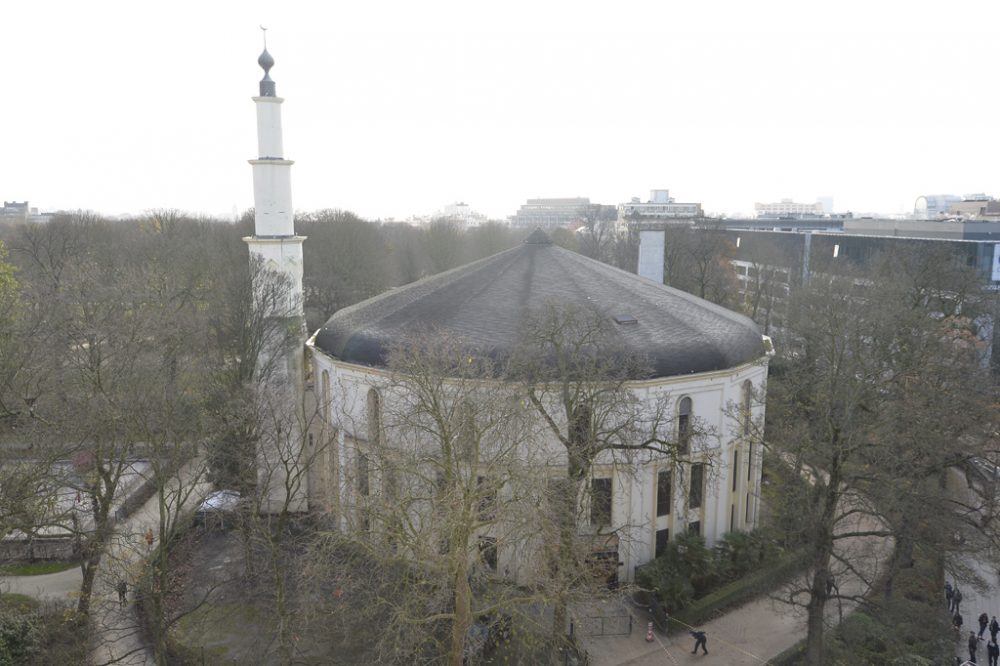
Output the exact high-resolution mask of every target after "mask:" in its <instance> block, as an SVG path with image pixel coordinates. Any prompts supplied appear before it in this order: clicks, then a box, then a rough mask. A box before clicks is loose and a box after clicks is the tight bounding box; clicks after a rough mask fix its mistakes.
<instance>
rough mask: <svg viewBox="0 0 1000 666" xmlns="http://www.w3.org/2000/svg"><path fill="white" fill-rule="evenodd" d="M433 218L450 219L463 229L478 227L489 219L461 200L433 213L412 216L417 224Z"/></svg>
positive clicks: (428, 221) (425, 222)
mask: <svg viewBox="0 0 1000 666" xmlns="http://www.w3.org/2000/svg"><path fill="white" fill-rule="evenodd" d="M434 220H450V221H452V222H455V223H456V224H458V225H459V226H460V227H462V228H463V229H469V228H471V227H478V226H479V225H481V224H485V223H486V222H488V221H489V219H488V218H487V217H486V216H485V215H483V214H482V213H479V212H476V211H474V210H473V209H472V206H470V205H469V204H467V203H465V202H462V201H458V202H456V203H453V204H448V205H447V206H445V207H444V208H442V209H441V210H439V211H437V212H435V213H434V214H433V215H425V216H421V217H415V218H413V221H414V222H416V223H418V224H428V223H430V222H433V221H434Z"/></svg>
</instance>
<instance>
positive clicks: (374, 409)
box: [368, 389, 382, 446]
mask: <svg viewBox="0 0 1000 666" xmlns="http://www.w3.org/2000/svg"><path fill="white" fill-rule="evenodd" d="M368 443H369V445H370V446H378V445H379V444H381V443H382V396H380V395H379V394H378V391H376V390H375V389H368Z"/></svg>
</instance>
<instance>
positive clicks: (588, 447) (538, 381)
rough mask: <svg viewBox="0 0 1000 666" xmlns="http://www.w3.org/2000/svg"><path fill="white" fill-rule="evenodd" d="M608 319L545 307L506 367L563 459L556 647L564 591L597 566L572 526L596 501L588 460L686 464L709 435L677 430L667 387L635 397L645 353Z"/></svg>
mask: <svg viewBox="0 0 1000 666" xmlns="http://www.w3.org/2000/svg"><path fill="white" fill-rule="evenodd" d="M610 321H611V320H610V317H608V316H606V315H605V314H604V313H602V312H598V311H590V310H585V309H578V308H569V307H561V306H556V305H550V306H548V307H546V308H543V309H542V310H541V311H539V312H536V313H534V314H533V315H532V316H531V317H529V319H528V320H527V321H526V323H525V326H524V329H523V339H522V341H521V343H520V346H519V348H518V355H517V356H516V357H515V360H514V363H513V371H512V376H513V377H515V378H516V379H517V380H518V381H520V382H522V383H523V385H524V387H525V391H526V394H527V399H528V402H529V404H530V405H531V406H532V407H533V408H534V411H535V413H536V414H537V416H538V417H539V418H540V419H541V420H542V422H543V423H544V424H545V427H546V428H547V430H548V435H549V436H550V437H552V438H554V439H555V440H556V442H558V445H557V446H558V449H559V450H560V451H561V453H562V455H563V458H562V464H563V465H565V467H564V470H565V475H564V477H563V478H562V480H561V481H560V482H559V483H557V484H556V485H555V487H554V489H553V497H552V500H551V501H552V503H553V505H554V507H553V508H554V511H553V516H554V521H555V523H554V531H553V533H552V535H553V536H554V537H555V538H553V539H552V540H551V541H550V543H549V562H550V564H549V566H550V569H551V571H552V574H553V580H554V583H553V585H554V590H553V593H552V596H553V598H554V600H555V603H554V613H555V614H554V623H553V625H552V637H553V638H552V644H553V646H554V647H555V646H559V645H561V644H562V643H563V641H564V632H565V627H566V624H567V606H568V602H569V599H570V598H571V595H572V594H573V593H574V592H579V591H582V590H585V589H588V587H587V585H586V583H588V582H592V581H593V580H594V579H595V578H599V577H600V576H599V575H598V574H596V573H595V570H594V569H595V566H596V567H598V569H600V568H601V567H602V566H603V565H602V564H600V563H598V562H595V561H594V559H593V558H592V557H591V556H590V555H591V553H590V549H589V548H587V547H586V545H585V543H586V539H584V540H582V541H583V542H584V543H583V544H582V543H581V539H580V538H579V526H580V525H581V523H585V522H587V521H582V520H581V517H582V516H581V511H582V510H583V508H584V507H585V506H587V505H588V504H589V502H592V501H593V498H592V497H589V496H590V491H591V489H590V488H588V487H587V481H588V480H589V478H590V476H591V473H592V470H593V468H594V465H595V464H597V463H599V462H600V463H604V464H611V465H615V466H617V467H618V468H619V469H620V470H622V471H623V472H624V471H626V470H628V469H632V468H633V466H634V464H635V462H636V461H637V460H640V459H642V460H647V459H650V456H656V457H658V458H662V459H665V460H670V461H672V462H673V463H674V467H675V468H676V469H678V470H680V471H681V473H683V470H684V469H685V467H684V463H689V462H691V460H692V459H693V456H694V455H695V454H696V453H697V452H698V450H699V449H700V444H701V442H702V441H703V440H704V438H705V437H707V436H709V435H710V433H709V432H708V431H707V429H705V428H703V427H702V425H701V424H696V423H691V424H688V425H686V427H685V428H684V429H682V432H681V436H680V437H678V436H677V435H676V433H677V432H678V431H677V429H676V428H675V426H676V423H677V422H676V421H675V416H676V415H675V414H674V413H673V409H672V408H671V407H670V406H669V405H670V400H669V399H668V396H666V395H660V396H658V397H655V398H647V399H640V398H639V397H638V396H637V394H636V393H635V392H634V391H633V390H632V389H631V387H630V382H631V381H632V380H635V379H644V378H647V377H649V375H650V374H651V373H650V371H649V370H648V366H647V364H646V362H645V360H644V359H642V358H638V357H636V356H635V355H634V354H632V353H629V352H627V351H625V350H624V349H622V348H621V347H619V346H618V345H617V344H616V343H615V342H614V336H613V335H611V329H610ZM703 462H705V463H709V464H710V463H711V460H710V459H709V458H707V457H706V458H704V460H703ZM588 498H589V499H588ZM598 534H600V531H598ZM581 546H583V547H581ZM605 575H606V574H605ZM589 589H591V590H592V589H593V588H592V586H591V587H590V588H589Z"/></svg>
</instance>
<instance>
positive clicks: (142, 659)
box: [91, 460, 211, 666]
mask: <svg viewBox="0 0 1000 666" xmlns="http://www.w3.org/2000/svg"><path fill="white" fill-rule="evenodd" d="M203 470H204V468H203V463H202V461H201V460H192V461H191V462H189V463H188V464H187V465H185V466H184V467H182V468H181V469H180V471H179V472H178V473H177V475H176V476H175V477H174V479H173V481H172V483H171V484H169V486H168V490H167V498H168V501H167V506H171V507H172V506H173V505H174V504H175V503H176V500H175V499H174V498H175V497H176V496H177V494H178V492H181V493H186V494H187V496H186V497H185V498H184V502H183V507H182V511H187V510H193V509H194V508H195V507H196V506H197V505H198V504H199V503H200V502H201V501H202V500H203V499H204V498H205V496H206V495H207V494H208V493H209V492H210V491H211V487H210V485H209V484H208V483H207V482H205V481H203V480H202V477H203V474H202V472H203ZM159 515H160V509H159V498H158V497H157V495H155V494H154V495H153V497H151V498H150V499H149V500H148V501H147V502H146V503H145V504H143V505H142V507H140V508H139V509H138V510H137V511H136V512H135V513H133V514H132V515H131V516H129V517H128V519H127V520H125V522H124V523H121V524H120V525H119V526H118V529H117V532H116V535H115V537H114V539H113V540H112V542H111V544H110V546H109V548H108V550H107V552H106V553H105V555H104V558H103V559H102V560H101V567H100V569H99V570H98V573H97V580H96V581H95V583H94V596H93V600H92V602H91V609H92V610H91V621H92V625H93V630H94V639H95V645H96V647H95V649H94V652H93V663H94V664H96V665H100V664H111V663H113V664H115V665H116V666H152V664H155V663H156V661H155V659H154V658H153V654H152V650H151V649H150V647H149V646H147V645H145V644H144V643H143V640H142V636H141V632H140V628H139V627H140V625H139V615H138V613H137V612H136V608H135V604H134V603H133V602H134V599H135V597H134V594H135V588H134V585H133V583H134V581H136V580H137V579H138V578H139V576H140V574H141V573H142V569H143V567H144V566H145V560H146V558H147V557H148V556H149V555H150V553H152V552H153V550H154V549H155V548H156V547H157V545H158V543H157V540H156V539H157V538H156V535H157V534H158V532H159V519H160V518H159ZM147 534H148V535H149V536H150V537H152V539H151V540H148V539H147ZM122 580H125V581H126V583H127V584H128V593H127V595H126V596H127V603H126V604H125V606H124V607H123V606H122V605H121V604H120V603H119V601H118V584H119V583H120V582H121V581H122Z"/></svg>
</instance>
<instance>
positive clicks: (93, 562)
mask: <svg viewBox="0 0 1000 666" xmlns="http://www.w3.org/2000/svg"><path fill="white" fill-rule="evenodd" d="M103 549H104V546H103V544H100V545H99V544H91V545H90V548H88V550H89V554H88V555H87V559H86V560H85V561H84V567H83V582H82V583H81V584H80V600H79V601H78V602H77V604H76V610H77V612H78V613H80V614H81V615H87V614H88V613H89V612H90V597H91V596H92V594H93V592H94V579H95V578H96V577H97V567H98V566H100V564H101V551H102V550H103Z"/></svg>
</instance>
